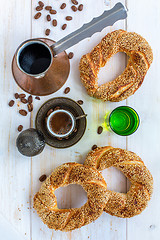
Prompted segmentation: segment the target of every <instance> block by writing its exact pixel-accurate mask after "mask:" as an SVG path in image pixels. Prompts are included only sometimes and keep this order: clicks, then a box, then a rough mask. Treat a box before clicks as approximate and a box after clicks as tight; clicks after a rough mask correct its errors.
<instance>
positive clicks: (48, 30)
mask: <svg viewBox="0 0 160 240" xmlns="http://www.w3.org/2000/svg"><path fill="white" fill-rule="evenodd" d="M50 32H51V30H50V29H48V28H47V29H46V31H45V34H46V36H48V35H49V34H50Z"/></svg>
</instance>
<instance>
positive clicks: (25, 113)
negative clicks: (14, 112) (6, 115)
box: [19, 109, 27, 116]
mask: <svg viewBox="0 0 160 240" xmlns="http://www.w3.org/2000/svg"><path fill="white" fill-rule="evenodd" d="M19 113H20V114H21V115H22V116H27V111H26V110H24V109H20V110H19Z"/></svg>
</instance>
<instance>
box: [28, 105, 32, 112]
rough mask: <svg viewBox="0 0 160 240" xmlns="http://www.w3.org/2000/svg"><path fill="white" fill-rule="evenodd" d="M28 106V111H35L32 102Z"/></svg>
mask: <svg viewBox="0 0 160 240" xmlns="http://www.w3.org/2000/svg"><path fill="white" fill-rule="evenodd" d="M27 107H28V111H29V112H32V111H33V104H32V103H29V104H28V105H27Z"/></svg>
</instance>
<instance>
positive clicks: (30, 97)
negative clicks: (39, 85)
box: [28, 95, 33, 103]
mask: <svg viewBox="0 0 160 240" xmlns="http://www.w3.org/2000/svg"><path fill="white" fill-rule="evenodd" d="M32 102H33V97H32V95H29V97H28V103H32Z"/></svg>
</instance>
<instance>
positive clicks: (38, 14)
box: [34, 12, 42, 19]
mask: <svg viewBox="0 0 160 240" xmlns="http://www.w3.org/2000/svg"><path fill="white" fill-rule="evenodd" d="M41 15H42V14H41V13H40V12H38V13H36V15H35V16H34V18H35V19H38V18H40V17H41Z"/></svg>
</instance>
